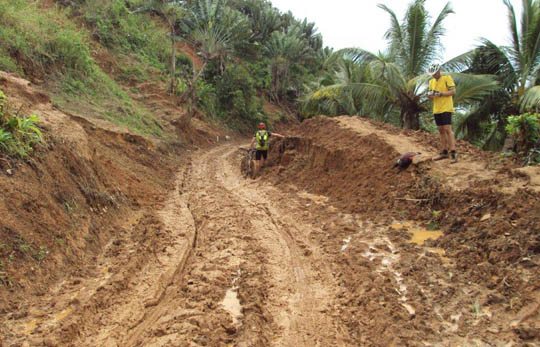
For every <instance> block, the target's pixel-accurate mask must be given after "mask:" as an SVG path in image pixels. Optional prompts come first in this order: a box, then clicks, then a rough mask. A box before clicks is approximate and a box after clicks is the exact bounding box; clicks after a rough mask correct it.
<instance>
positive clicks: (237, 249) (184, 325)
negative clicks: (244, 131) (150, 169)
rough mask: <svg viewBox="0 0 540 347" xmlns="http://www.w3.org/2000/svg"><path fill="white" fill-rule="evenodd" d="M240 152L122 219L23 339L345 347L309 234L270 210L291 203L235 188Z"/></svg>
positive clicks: (261, 187)
mask: <svg viewBox="0 0 540 347" xmlns="http://www.w3.org/2000/svg"><path fill="white" fill-rule="evenodd" d="M197 154H199V153H197ZM236 154H237V153H236V147H234V146H232V145H228V146H222V147H219V148H214V149H212V150H209V151H205V152H203V153H200V155H194V156H193V160H192V163H191V164H190V165H188V166H186V167H184V169H183V170H181V171H180V172H179V173H178V175H177V179H176V184H175V189H174V191H173V192H171V193H170V194H169V196H168V197H166V198H165V199H164V201H163V204H162V208H161V209H160V210H158V211H150V210H141V211H139V213H138V214H136V215H134V216H133V218H131V219H129V220H128V221H127V222H126V224H125V228H124V230H123V231H122V232H121V233H119V234H118V237H117V238H116V239H115V240H112V241H111V243H110V244H109V245H108V246H107V247H106V248H105V249H104V252H103V254H102V256H100V257H99V258H98V259H97V262H96V263H97V265H96V273H95V274H94V276H93V277H89V278H86V279H82V280H73V279H72V280H69V281H68V282H66V283H64V284H63V285H60V287H59V289H58V291H57V295H56V296H55V297H51V298H50V301H49V304H48V306H47V308H44V309H43V312H45V311H46V312H47V313H46V314H41V318H38V319H37V320H34V321H31V319H33V318H35V317H29V318H28V319H27V320H26V321H21V322H20V323H21V324H22V327H23V328H24V327H25V326H28V325H29V324H30V325H31V326H32V327H37V328H35V329H32V331H31V332H30V333H31V334H30V333H29V334H21V335H19V336H20V339H19V340H18V341H19V342H20V341H26V340H27V341H31V345H43V344H45V345H46V344H52V345H55V344H56V345H58V344H59V345H65V346H80V345H95V346H147V345H151V346H189V345H209V346H220V345H230V344H233V345H237V346H292V345H298V346H328V345H334V344H337V345H350V341H351V340H350V339H349V337H348V335H347V328H346V327H345V326H343V324H342V323H341V320H340V319H339V314H338V310H337V308H336V304H335V302H336V298H335V297H334V295H335V293H337V292H338V290H337V288H336V283H335V280H334V278H333V275H332V272H331V269H330V267H329V265H328V261H327V260H326V259H325V258H324V257H322V254H321V252H320V251H319V250H318V249H317V247H316V246H314V245H313V244H310V241H309V233H310V231H311V225H304V224H302V222H301V221H299V220H298V219H297V218H296V217H295V214H288V213H287V210H283V209H278V208H276V207H275V206H276V205H278V204H281V203H283V202H286V201H287V200H288V199H290V198H291V199H292V198H295V196H294V195H287V194H284V193H282V192H280V191H278V190H277V189H275V188H273V187H271V186H270V185H269V184H265V183H264V182H262V181H251V180H248V181H246V180H244V179H243V178H241V175H240V170H239V167H238V168H237V166H238V161H237V160H236V159H237V158H235V156H236ZM295 212H296V213H299V211H295ZM231 298H232V300H229V299H231ZM231 302H232V307H231ZM55 317H56V318H57V319H52V318H55ZM28 335H32V336H31V338H28ZM14 341H15V340H14Z"/></svg>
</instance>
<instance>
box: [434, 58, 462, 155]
mask: <svg viewBox="0 0 540 347" xmlns="http://www.w3.org/2000/svg"><path fill="white" fill-rule="evenodd" d="M429 73H430V74H431V75H432V76H433V78H432V79H431V80H430V81H429V92H428V98H430V99H431V100H433V116H434V117H435V124H437V129H438V130H439V135H440V137H441V144H442V151H441V154H440V155H439V156H438V157H436V158H434V159H435V160H442V159H448V158H449V157H451V158H452V163H457V156H456V147H455V146H456V140H455V138H454V132H453V131H452V114H453V113H454V100H453V97H452V96H453V95H454V94H455V93H456V85H455V84H454V80H453V79H452V76H450V75H441V66H440V65H439V64H431V66H430V67H429ZM449 153H450V155H449Z"/></svg>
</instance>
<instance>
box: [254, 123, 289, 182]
mask: <svg viewBox="0 0 540 347" xmlns="http://www.w3.org/2000/svg"><path fill="white" fill-rule="evenodd" d="M270 136H275V137H279V138H284V137H285V136H283V135H280V134H278V133H271V132H269V131H268V130H266V124H264V123H259V130H258V131H257V132H256V133H255V136H254V137H253V139H252V140H251V144H250V147H253V146H254V145H255V144H256V147H255V148H256V149H257V152H255V165H254V170H253V177H257V174H258V172H259V169H260V168H261V167H263V166H264V164H265V162H266V158H268V148H269V140H270ZM261 161H262V163H261Z"/></svg>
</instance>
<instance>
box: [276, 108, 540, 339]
mask: <svg viewBox="0 0 540 347" xmlns="http://www.w3.org/2000/svg"><path fill="white" fill-rule="evenodd" d="M288 135H293V137H289V138H287V139H285V140H282V141H278V142H276V145H274V146H273V148H272V153H271V158H272V162H271V165H270V166H271V167H270V168H267V169H266V174H267V176H268V178H269V179H271V180H272V182H274V183H275V184H277V185H280V186H282V187H284V188H286V187H287V186H288V185H289V184H294V185H296V186H299V187H301V188H304V189H306V190H307V191H308V192H310V193H313V194H317V195H323V196H327V197H329V198H330V200H329V203H330V204H331V205H333V206H335V207H337V208H338V209H339V210H342V211H348V212H349V213H352V214H360V215H361V216H363V218H365V219H367V220H370V221H374V222H379V223H383V224H388V223H391V221H392V220H398V221H404V220H413V221H416V222H418V223H420V224H422V225H424V226H425V227H428V228H430V229H440V230H441V231H443V235H442V236H441V237H440V238H439V239H438V240H437V241H432V242H431V245H432V246H437V247H441V248H442V249H443V250H444V252H445V254H446V255H447V256H448V257H451V259H452V260H453V261H454V262H455V266H456V267H455V268H456V269H457V270H456V271H459V280H458V281H463V283H474V284H476V285H478V286H480V287H483V288H486V291H488V289H489V291H490V293H491V294H492V295H495V296H497V297H499V298H503V299H498V301H497V300H495V301H497V302H498V303H499V304H501V305H500V306H498V307H497V309H495V307H492V309H493V310H494V311H495V310H503V311H504V310H506V311H507V312H513V313H514V314H516V315H518V312H520V310H522V311H523V312H525V311H527V309H529V310H530V307H528V303H529V302H533V303H534V302H538V291H539V290H540V278H539V277H538V276H537V273H538V271H539V270H540V233H539V230H538V226H539V225H540V213H539V212H538V211H540V194H539V193H538V186H537V185H536V184H537V183H536V180H537V177H538V174H537V171H535V170H533V169H527V170H523V169H515V168H514V167H513V164H512V163H510V162H504V161H501V159H500V158H499V157H497V155H496V154H493V153H487V152H483V151H481V150H479V149H477V148H475V147H473V146H471V145H468V144H466V143H464V142H461V141H460V142H459V143H458V145H457V150H458V153H459V154H460V162H459V163H458V164H456V165H451V164H450V163H449V162H448V161H441V162H434V161H433V160H431V157H432V156H434V155H435V154H436V153H437V152H438V150H437V148H436V145H437V144H438V141H437V137H436V136H433V135H429V134H425V133H421V132H412V131H402V130H399V129H395V128H393V127H391V126H388V125H383V124H378V123H377V122H372V121H368V120H364V119H359V118H351V117H339V118H337V119H329V118H326V117H316V118H314V119H310V120H307V121H304V122H303V123H302V124H301V125H300V126H298V127H296V128H294V129H292V130H291V131H290V132H289V134H288ZM406 151H420V152H422V153H423V156H422V159H421V160H420V161H417V163H416V164H414V165H413V166H412V167H410V168H409V169H408V170H407V171H404V172H399V171H398V170H397V169H394V168H392V165H393V163H394V162H395V160H396V159H397V158H398V157H399V155H400V153H403V152H406ZM524 171H526V173H524ZM349 261H352V263H354V264H362V263H363V261H361V260H359V259H356V260H349ZM355 266H357V265H355ZM353 269H354V267H353ZM418 270H419V269H418ZM353 271H356V270H353ZM358 271H364V270H360V269H358ZM367 271H368V272H369V271H371V270H370V267H368V268H367ZM413 272H414V271H413ZM535 274H536V275H535ZM415 276H416V275H415ZM418 279H419V280H420V277H418ZM453 279H454V280H455V279H456V275H455V274H454V277H453ZM351 285H352V284H351ZM353 292H354V291H353ZM365 299H366V298H365V297H364V300H365ZM485 301H486V302H488V301H489V300H488V299H485ZM502 302H504V304H502ZM358 314H360V313H358ZM537 316H538V312H536V313H534V314H533V317H537ZM530 322H531V321H529V323H530ZM522 329H523V330H524V331H527V333H526V334H525V335H527V334H529V335H530V334H532V336H536V338H538V336H540V335H538V333H539V330H538V327H536V325H535V324H533V325H532V326H531V325H526V327H522ZM535 329H536V330H535ZM518 330H519V328H516V329H515V332H516V333H517V334H520V332H519V331H518Z"/></svg>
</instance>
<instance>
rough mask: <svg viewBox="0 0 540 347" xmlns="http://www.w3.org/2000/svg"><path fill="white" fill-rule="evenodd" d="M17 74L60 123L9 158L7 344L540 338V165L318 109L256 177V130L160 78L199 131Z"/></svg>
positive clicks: (3, 169)
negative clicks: (219, 125)
mask: <svg viewBox="0 0 540 347" xmlns="http://www.w3.org/2000/svg"><path fill="white" fill-rule="evenodd" d="M0 88H1V89H2V90H3V91H4V92H5V93H6V95H7V96H8V97H9V98H10V100H12V102H13V103H14V104H15V105H16V106H17V108H18V107H19V106H21V105H22V106H23V107H22V109H21V112H23V113H24V114H30V113H34V112H35V113H37V114H39V116H40V118H41V120H42V126H43V131H44V133H45V134H46V137H47V144H46V146H43V147H41V148H39V149H38V152H37V153H36V154H35V155H33V156H32V157H30V159H27V160H25V161H15V160H0V189H2V191H3V195H2V199H1V200H0V216H1V218H0V244H1V247H0V261H1V263H0V297H1V298H2V299H1V300H2V301H1V302H0V318H1V319H0V336H1V337H0V345H4V344H5V345H7V346H26V345H31V346H34V345H35V346H51V345H52V346H55V345H57V346H106V345H111V346H114V345H117V346H141V345H151V346H224V345H235V346H317V345H320V346H329V345H337V346H459V345H461V346H471V345H473V346H538V345H539V341H540V315H539V306H540V295H539V293H540V279H539V276H538V273H539V266H540V249H539V241H540V240H539V231H538V226H539V225H540V213H539V211H540V196H539V193H538V188H539V186H538V183H537V182H538V180H537V178H538V177H537V176H536V175H537V172H536V171H535V170H533V169H527V170H521V169H516V168H514V167H513V166H512V164H511V163H507V162H504V161H499V158H498V157H497V156H496V155H495V154H490V153H485V152H482V151H480V150H477V149H476V148H474V147H472V146H469V145H467V144H465V143H462V142H460V143H459V144H458V153H460V162H459V163H457V164H455V165H450V164H449V162H448V161H443V162H434V161H432V160H430V158H431V156H432V155H434V154H436V152H437V149H436V148H435V147H434V146H436V144H437V139H436V137H433V136H431V135H428V134H424V133H418V132H409V131H401V130H399V129H395V128H392V127H390V126H388V125H381V124H378V123H376V122H371V121H367V120H364V119H359V118H350V117H338V118H336V119H329V118H325V117H317V118H314V119H310V120H307V121H304V122H303V123H302V124H300V125H298V126H295V127H294V128H291V129H288V130H286V132H285V134H286V135H289V136H288V137H287V138H286V139H283V140H282V139H278V140H277V141H274V140H273V142H272V144H271V153H270V159H269V163H268V164H269V165H268V167H266V168H264V169H263V172H262V177H261V178H259V179H256V180H246V179H244V178H243V177H242V176H241V173H240V170H239V167H240V165H239V164H240V159H241V154H240V153H239V151H238V146H239V144H237V143H231V142H227V141H222V140H220V139H222V138H223V136H222V134H220V133H219V132H218V131H216V130H214V129H212V127H211V126H209V125H207V124H204V123H202V122H201V121H199V120H194V122H193V125H192V126H191V127H187V128H180V127H179V126H176V125H174V124H173V122H174V112H177V111H178V109H177V108H176V107H175V105H174V104H170V103H168V101H167V98H161V97H155V98H154V97H149V96H148V95H150V94H156V95H161V94H160V93H159V90H158V89H156V88H155V86H152V85H142V86H141V90H144V91H146V92H147V93H148V95H146V96H145V95H141V96H140V100H141V102H144V103H145V104H147V105H150V106H149V107H150V108H151V109H152V111H155V114H156V115H158V117H159V120H160V121H162V122H168V123H169V125H166V126H165V127H169V126H171V127H172V126H174V127H175V131H176V133H175V134H176V135H177V136H178V138H180V139H182V141H179V140H178V139H176V138H174V136H173V140H172V141H169V142H163V141H157V140H155V139H149V138H145V137H142V136H138V135H134V134H130V133H129V132H128V131H126V130H125V129H120V128H118V127H116V126H112V125H110V124H107V123H105V122H103V121H97V120H94V119H85V118H83V117H81V116H80V115H68V114H65V113H63V112H60V111H59V110H57V109H55V108H54V107H52V105H51V104H50V102H49V100H48V97H47V96H46V95H44V94H43V93H40V92H38V91H36V90H34V89H33V88H32V87H31V86H29V85H28V83H27V82H26V81H24V80H21V79H17V78H14V77H13V76H10V75H7V74H1V75H0ZM152 102H154V104H152ZM280 132H281V130H280ZM218 140H219V143H217V142H218ZM187 143H193V147H188V146H186V144H187ZM216 143H217V145H216ZM210 144H213V146H208V145H210ZM196 146H197V147H201V148H200V149H199V150H195V147H196ZM411 150H414V151H420V152H422V153H423V154H422V156H421V157H420V158H419V160H418V161H415V163H414V164H413V165H412V166H411V167H410V168H409V169H408V170H406V171H403V172H398V170H397V169H395V168H393V167H392V166H393V164H394V162H395V160H396V159H397V158H398V157H399V155H400V153H401V152H405V151H411ZM421 227H425V228H429V229H431V230H436V231H438V232H439V233H440V234H436V232H435V231H427V230H421ZM411 234H414V235H416V234H419V235H420V236H422V235H426V234H429V235H431V237H432V238H433V239H431V240H427V241H426V242H425V243H424V244H421V242H419V244H415V243H412V240H411ZM434 235H437V236H439V235H440V238H438V239H436V240H435V236H434Z"/></svg>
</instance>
